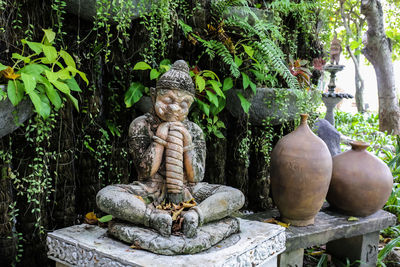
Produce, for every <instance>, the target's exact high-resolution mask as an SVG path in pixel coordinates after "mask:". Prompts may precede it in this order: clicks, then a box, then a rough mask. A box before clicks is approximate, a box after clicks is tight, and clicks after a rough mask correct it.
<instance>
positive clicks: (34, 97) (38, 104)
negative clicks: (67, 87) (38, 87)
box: [28, 91, 48, 118]
mask: <svg viewBox="0 0 400 267" xmlns="http://www.w3.org/2000/svg"><path fill="white" fill-rule="evenodd" d="M28 95H29V98H30V99H31V101H32V103H33V106H34V107H35V110H36V112H37V113H39V115H40V116H42V117H43V118H47V117H48V114H47V109H46V107H45V106H44V105H43V104H42V100H41V99H40V97H39V95H38V94H37V93H36V92H35V91H31V92H29V93H28Z"/></svg>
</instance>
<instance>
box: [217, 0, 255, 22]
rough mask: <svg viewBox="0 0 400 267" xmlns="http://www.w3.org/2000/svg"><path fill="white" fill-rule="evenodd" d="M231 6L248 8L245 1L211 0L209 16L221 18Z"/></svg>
mask: <svg viewBox="0 0 400 267" xmlns="http://www.w3.org/2000/svg"><path fill="white" fill-rule="evenodd" d="M233 6H243V7H246V6H248V4H247V0H213V1H212V2H211V14H212V15H213V16H214V17H220V18H222V17H223V16H224V15H225V13H227V12H228V9H229V8H230V7H233Z"/></svg>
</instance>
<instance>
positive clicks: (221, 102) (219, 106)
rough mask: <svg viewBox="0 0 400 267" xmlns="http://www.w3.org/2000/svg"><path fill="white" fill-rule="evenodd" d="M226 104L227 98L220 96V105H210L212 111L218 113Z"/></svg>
mask: <svg viewBox="0 0 400 267" xmlns="http://www.w3.org/2000/svg"><path fill="white" fill-rule="evenodd" d="M225 105H226V100H225V98H222V97H219V98H218V107H216V106H215V105H211V107H210V113H211V114H214V115H217V114H218V113H220V112H221V111H222V110H223V109H224V108H225Z"/></svg>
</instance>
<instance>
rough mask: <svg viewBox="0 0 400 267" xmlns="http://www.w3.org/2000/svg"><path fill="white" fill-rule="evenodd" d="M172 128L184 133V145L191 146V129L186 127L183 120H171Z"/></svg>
mask: <svg viewBox="0 0 400 267" xmlns="http://www.w3.org/2000/svg"><path fill="white" fill-rule="evenodd" d="M170 129H171V130H176V131H179V132H180V133H181V134H182V135H183V146H184V147H186V146H190V145H192V136H191V135H190V133H189V131H188V130H187V129H186V127H185V125H183V123H182V122H180V121H176V122H170Z"/></svg>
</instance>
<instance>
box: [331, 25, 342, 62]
mask: <svg viewBox="0 0 400 267" xmlns="http://www.w3.org/2000/svg"><path fill="white" fill-rule="evenodd" d="M341 53H342V42H341V41H340V40H339V39H338V38H337V34H336V33H335V38H333V40H332V42H331V51H330V55H331V62H330V63H331V64H332V65H333V64H336V65H338V64H339V60H340V54H341Z"/></svg>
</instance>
